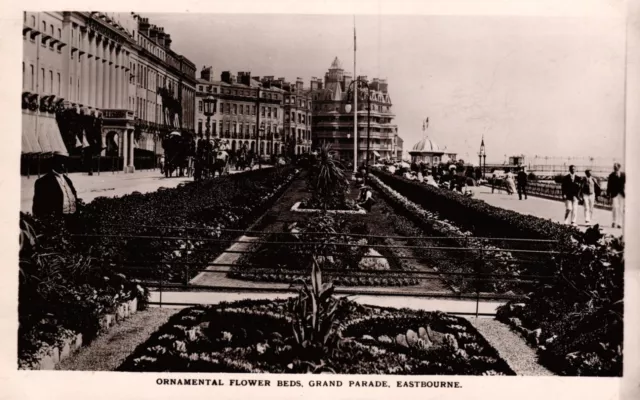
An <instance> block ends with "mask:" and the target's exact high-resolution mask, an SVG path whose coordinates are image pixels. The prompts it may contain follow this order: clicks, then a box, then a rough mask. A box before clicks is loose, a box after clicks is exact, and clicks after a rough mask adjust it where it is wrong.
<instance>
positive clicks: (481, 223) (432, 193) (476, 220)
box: [372, 171, 578, 241]
mask: <svg viewBox="0 0 640 400" xmlns="http://www.w3.org/2000/svg"><path fill="white" fill-rule="evenodd" d="M372 173H373V174H374V175H375V176H377V177H378V178H380V180H381V181H382V182H384V183H385V184H387V185H389V186H390V187H391V188H392V189H394V190H396V191H398V192H399V193H400V194H402V195H403V196H405V197H406V198H407V199H409V200H411V201H413V202H414V203H417V204H419V205H420V206H422V207H423V208H424V209H425V210H430V211H435V212H437V213H438V214H439V215H440V216H441V217H442V218H443V219H446V220H449V221H452V222H454V223H455V224H456V225H458V226H459V227H461V228H462V229H466V230H469V231H471V232H473V234H474V235H475V236H485V237H504V238H528V239H553V240H562V241H567V240H569V238H570V237H571V235H572V234H575V233H576V232H578V230H577V229H576V228H575V227H571V226H564V225H560V224H557V223H555V222H553V221H551V220H547V219H542V218H539V217H535V216H532V215H524V214H520V213H518V212H516V211H511V210H506V209H503V208H499V207H495V206H492V205H490V204H487V203H485V202H484V201H482V200H476V199H473V198H469V197H465V196H460V195H459V194H457V193H454V192H452V191H448V190H444V189H440V188H437V187H433V186H429V185H423V184H420V183H418V182H415V181H410V180H408V179H404V178H402V177H398V176H394V175H391V174H388V173H385V172H382V171H372Z"/></svg>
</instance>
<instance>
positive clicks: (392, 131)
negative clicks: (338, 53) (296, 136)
mask: <svg viewBox="0 0 640 400" xmlns="http://www.w3.org/2000/svg"><path fill="white" fill-rule="evenodd" d="M359 79H360V80H361V81H364V82H367V83H368V85H369V88H370V89H371V121H370V122H371V124H370V125H371V127H370V129H371V131H370V143H369V152H370V154H369V157H370V158H369V160H370V162H372V163H373V162H375V161H376V160H377V159H392V158H395V157H396V155H397V149H396V143H395V137H396V130H397V127H396V125H394V124H393V118H394V117H395V115H394V114H393V112H392V111H391V105H392V103H391V98H390V96H389V92H388V84H387V82H386V80H384V79H377V78H376V79H373V80H372V81H369V80H368V79H367V77H366V76H361V77H359ZM352 81H353V78H352V76H351V75H350V74H349V73H347V72H345V71H344V69H343V68H342V64H341V62H340V60H339V59H338V58H337V57H336V58H335V59H334V60H333V62H332V63H331V67H330V68H329V71H328V72H327V73H326V74H325V77H324V84H323V82H322V81H321V80H320V79H316V80H313V79H312V82H311V89H312V96H313V98H312V103H313V122H312V125H313V129H312V132H313V146H319V145H322V144H323V143H329V144H331V146H332V148H333V149H334V150H335V151H336V152H337V153H338V155H339V157H340V158H341V159H342V160H348V161H353V154H354V138H353V133H354V132H353V131H354V126H353V123H354V114H353V113H354V112H355V110H351V112H347V111H346V109H345V106H346V105H347V104H353V101H352V100H351V99H352V98H351V99H350V98H349V90H350V89H351V90H353V88H354V86H355V84H354V85H351V82H352ZM366 108H367V90H366V89H360V90H359V91H358V110H357V112H358V144H357V146H358V162H363V161H364V160H365V159H366V157H367V155H366V152H367V110H366Z"/></svg>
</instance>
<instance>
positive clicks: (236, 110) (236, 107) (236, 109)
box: [233, 104, 238, 115]
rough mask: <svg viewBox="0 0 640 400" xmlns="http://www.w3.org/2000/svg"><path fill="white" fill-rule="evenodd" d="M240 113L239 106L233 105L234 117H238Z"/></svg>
mask: <svg viewBox="0 0 640 400" xmlns="http://www.w3.org/2000/svg"><path fill="white" fill-rule="evenodd" d="M237 113H238V105H237V104H234V105H233V115H236V114H237Z"/></svg>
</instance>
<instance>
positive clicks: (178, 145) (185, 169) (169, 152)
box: [162, 132, 195, 178]
mask: <svg viewBox="0 0 640 400" xmlns="http://www.w3.org/2000/svg"><path fill="white" fill-rule="evenodd" d="M194 146H195V142H194V140H193V138H191V137H190V136H189V135H182V134H181V133H180V132H171V133H170V134H169V135H167V136H166V137H165V138H164V139H163V140H162V148H163V149H164V163H163V165H162V171H163V172H164V175H165V177H167V178H169V177H171V176H173V173H174V172H177V175H178V176H185V174H186V175H187V176H190V175H191V168H190V159H191V157H192V155H193V152H194Z"/></svg>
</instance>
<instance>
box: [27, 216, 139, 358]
mask: <svg viewBox="0 0 640 400" xmlns="http://www.w3.org/2000/svg"><path fill="white" fill-rule="evenodd" d="M20 227H21V233H20V237H21V240H20V241H21V246H20V265H19V268H20V281H19V289H18V319H19V328H18V359H19V361H20V365H21V367H24V368H29V367H30V365H31V364H32V363H34V362H36V361H37V359H36V354H37V352H38V350H39V349H40V348H41V347H42V346H43V345H58V344H59V343H60V340H61V339H63V338H64V337H63V336H62V335H63V334H68V332H69V331H71V332H75V333H76V334H77V333H80V334H82V338H83V342H84V343H88V342H90V341H91V340H92V339H93V338H94V337H95V336H96V335H97V333H98V330H99V319H100V316H101V315H103V314H106V313H113V312H114V309H115V307H116V306H117V305H118V304H119V303H122V302H124V301H129V300H132V299H134V298H136V299H137V300H138V307H139V308H140V309H144V308H145V306H146V303H147V298H148V294H149V292H148V291H147V290H145V289H143V288H142V287H140V286H139V285H138V284H137V283H136V282H135V281H134V280H132V279H129V278H127V277H126V276H125V275H123V274H120V273H117V271H113V270H112V269H111V268H109V267H108V266H105V265H104V264H101V263H97V262H96V260H94V259H93V258H92V257H90V256H87V255H85V254H83V253H81V252H78V251H76V249H75V248H74V247H73V242H72V241H71V240H70V238H69V232H68V231H67V230H66V229H65V228H64V226H61V225H60V224H59V223H58V221H54V220H37V219H34V218H31V217H30V216H29V215H26V214H22V213H21V214H20Z"/></svg>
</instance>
